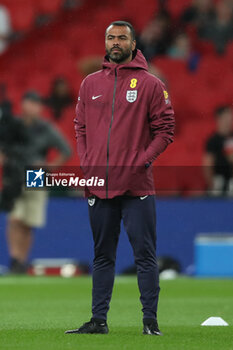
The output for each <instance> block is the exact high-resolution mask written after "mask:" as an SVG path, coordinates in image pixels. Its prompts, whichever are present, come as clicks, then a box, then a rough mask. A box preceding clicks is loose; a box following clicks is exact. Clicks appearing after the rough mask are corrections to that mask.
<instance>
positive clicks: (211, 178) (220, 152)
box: [204, 106, 233, 195]
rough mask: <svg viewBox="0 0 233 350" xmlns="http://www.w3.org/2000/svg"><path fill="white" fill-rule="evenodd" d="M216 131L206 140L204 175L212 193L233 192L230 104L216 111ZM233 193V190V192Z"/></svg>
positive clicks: (232, 122) (232, 145)
mask: <svg viewBox="0 0 233 350" xmlns="http://www.w3.org/2000/svg"><path fill="white" fill-rule="evenodd" d="M215 117H216V132H215V133H214V134H213V135H212V136H211V137H210V138H209V139H208V140H207V142H206V153H205V155H204V175H205V179H206V182H207V186H208V189H209V190H210V194H213V195H224V194H229V192H230V191H231V192H232V188H231V186H232V185H231V181H232V180H233V113H232V109H231V107H230V106H221V107H219V108H217V110H216V112H215ZM232 194H233V192H232Z"/></svg>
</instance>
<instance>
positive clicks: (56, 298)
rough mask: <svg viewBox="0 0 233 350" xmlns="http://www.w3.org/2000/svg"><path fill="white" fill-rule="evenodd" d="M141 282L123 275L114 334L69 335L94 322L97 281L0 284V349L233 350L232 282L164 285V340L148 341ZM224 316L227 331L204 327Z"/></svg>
mask: <svg viewBox="0 0 233 350" xmlns="http://www.w3.org/2000/svg"><path fill="white" fill-rule="evenodd" d="M138 299H139V294H138V289H137V282H136V278H134V277H117V278H116V282H115V287H114V293H113V298H112V303H111V309H110V311H109V317H108V324H109V328H110V333H109V334H108V335H64V331H65V330H66V329H71V328H77V327H78V326H80V325H81V324H82V323H83V322H84V321H88V320H89V318H90V305H91V279H90V278H89V277H82V278H72V279H62V278H56V277H53V278H47V277H44V278H43V277H37V278H33V277H1V278H0V315H1V318H0V349H1V350H7V349H14V350H17V349H23V350H53V349H54V350H55V349H56V350H73V349H74V350H76V349H81V350H82V349H87V350H92V349H93V350H100V349H101V350H111V349H119V350H124V349H127V350H128V349H129V350H134V349H135V350H137V349H138V350H139V349H140V350H144V349H145V350H149V349H156V350H160V349H161V350H162V349H164V350H165V349H169V350H176V349H177V350H184V349H185V350H186V349H187V350H193V349H204V350H210V349H211V350H215V349H216V350H222V349H223V350H229V349H231V350H233V326H232V325H233V281H231V280H218V281H217V280H197V279H187V278H180V279H177V280H174V281H161V294H160V303H159V325H160V328H161V330H162V331H163V332H164V337H155V336H144V335H142V321H141V316H142V315H141V305H140V303H139V300H138ZM210 316H221V317H222V318H223V319H225V320H226V321H227V322H228V323H229V324H230V326H229V327H201V326H200V324H201V323H202V322H203V321H204V320H205V319H206V318H208V317H210Z"/></svg>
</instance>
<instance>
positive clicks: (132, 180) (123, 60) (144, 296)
mask: <svg viewBox="0 0 233 350" xmlns="http://www.w3.org/2000/svg"><path fill="white" fill-rule="evenodd" d="M105 45H106V53H107V55H106V57H105V60H104V63H103V69H102V70H101V71H99V72H96V73H94V74H91V75H89V76H88V77H87V78H86V79H85V80H84V81H83V83H82V85H81V89H80V94H79V98H78V104H77V118H76V119H75V125H76V126H75V128H76V137H77V144H78V154H79V157H80V163H81V167H82V168H83V171H84V175H85V176H86V177H89V176H90V175H94V174H95V173H96V174H98V173H99V172H102V175H103V174H104V177H105V188H104V189H101V190H100V189H95V188H88V191H89V196H90V197H89V198H88V203H89V215H90V223H91V228H92V232H93V239H94V251H95V258H94V266H93V290H92V318H91V320H90V322H87V323H84V324H83V326H81V327H80V328H78V329H75V330H71V331H67V332H66V333H78V334H80V333H102V334H104V333H108V326H107V322H106V320H107V312H108V310H109V303H110V299H111V295H112V289H113V283H114V269H115V258H116V249H117V243H118V238H119V234H120V222H121V219H123V222H124V226H125V228H126V231H127V234H128V237H129V240H130V243H131V245H132V248H133V252H134V258H135V263H136V266H137V277H138V285H139V290H140V294H141V297H140V300H141V303H142V306H143V309H142V311H143V324H144V328H143V333H144V334H150V335H161V332H160V330H159V328H158V323H157V304H158V295H159V276H158V266H157V261H156V231H155V223H156V222H155V200H154V194H155V190H154V184H153V173H152V166H151V164H152V162H153V161H154V160H155V159H156V158H157V157H158V155H159V154H160V153H161V152H163V151H164V150H165V148H166V147H167V145H168V144H169V143H171V142H172V140H173V133H174V116H173V114H174V113H173V110H172V107H171V104H170V100H169V97H168V93H167V91H166V90H165V88H164V85H163V84H162V82H161V81H160V80H159V79H158V78H156V77H155V76H153V75H151V74H149V73H148V71H147V63H146V60H145V58H144V56H143V55H142V53H141V52H140V51H139V50H137V49H136V41H135V33H134V29H133V27H132V25H131V24H130V23H128V22H124V21H117V22H113V23H111V24H110V25H109V26H108V28H107V30H106V36H105Z"/></svg>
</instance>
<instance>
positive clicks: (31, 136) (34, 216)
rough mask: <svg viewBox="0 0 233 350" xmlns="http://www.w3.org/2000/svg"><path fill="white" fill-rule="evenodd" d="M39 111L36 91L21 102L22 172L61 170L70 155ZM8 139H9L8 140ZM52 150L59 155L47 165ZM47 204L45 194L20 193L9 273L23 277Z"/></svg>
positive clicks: (12, 218)
mask: <svg viewBox="0 0 233 350" xmlns="http://www.w3.org/2000/svg"><path fill="white" fill-rule="evenodd" d="M42 111H43V104H42V99H41V97H40V96H39V95H38V93H37V92H35V91H28V92H27V93H25V95H24V96H23V99H22V124H23V127H24V131H25V132H26V133H27V141H26V142H25V143H24V144H22V145H21V146H22V147H21V148H22V149H19V146H18V151H19V152H20V153H22V155H23V156H24V158H25V160H24V163H23V164H22V163H21V164H19V166H20V167H21V168H22V167H23V169H24V168H25V166H26V165H27V166H31V167H37V166H39V165H43V166H45V167H46V168H48V167H51V166H61V165H62V164H64V162H65V161H66V160H67V159H68V158H69V156H70V153H71V151H70V147H69V146H68V144H67V142H66V141H65V140H64V138H63V137H62V135H61V134H60V133H59V132H58V131H57V130H56V129H55V128H54V127H53V126H52V125H51V124H50V123H48V122H47V121H45V120H43V119H41V114H42ZM10 136H11V135H8V137H9V138H10ZM51 149H57V150H58V151H59V154H58V156H57V158H56V159H54V161H52V162H50V163H49V164H48V163H47V162H46V157H47V155H48V152H49V151H50V150H51ZM18 158H19V157H18ZM18 158H17V159H18ZM21 162H22V161H21ZM8 181H9V179H8ZM46 204H47V192H46V190H40V191H30V190H25V189H23V190H22V193H21V194H20V195H19V196H18V197H17V198H16V199H15V201H14V205H13V207H12V209H11V210H10V212H9V216H8V225H7V240H8V245H9V254H10V272H11V273H16V274H23V273H26V270H27V259H28V255H29V252H30V249H31V246H32V239H33V236H32V229H33V228H39V227H42V226H44V224H45V212H46V207H47V205H46Z"/></svg>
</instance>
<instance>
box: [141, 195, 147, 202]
mask: <svg viewBox="0 0 233 350" xmlns="http://www.w3.org/2000/svg"><path fill="white" fill-rule="evenodd" d="M146 197H148V195H147V196H143V197H140V199H141V200H142V201H143V199H145V198H146Z"/></svg>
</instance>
